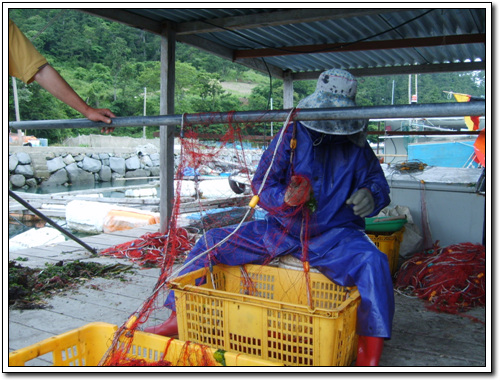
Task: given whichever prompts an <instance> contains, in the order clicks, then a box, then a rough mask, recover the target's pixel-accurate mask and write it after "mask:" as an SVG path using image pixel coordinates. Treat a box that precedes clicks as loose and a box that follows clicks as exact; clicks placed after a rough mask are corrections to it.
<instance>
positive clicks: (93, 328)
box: [9, 322, 283, 367]
mask: <svg viewBox="0 0 500 381" xmlns="http://www.w3.org/2000/svg"><path fill="white" fill-rule="evenodd" d="M117 329H118V327H117V326H116V325H113V324H109V323H99V322H98V323H91V324H87V325H85V326H83V327H81V328H78V329H74V330H72V331H68V332H66V333H63V334H61V335H57V336H54V337H50V338H48V339H46V340H43V341H40V342H39V343H37V344H34V345H31V346H29V347H26V348H23V349H19V350H17V351H12V352H10V353H9V366H11V367H14V366H30V365H40V361H38V364H34V363H31V364H30V363H29V362H30V361H31V360H35V359H38V360H40V357H42V356H43V358H44V360H46V361H49V362H51V365H53V366H97V365H98V364H99V362H100V361H101V358H102V357H103V356H104V354H105V353H106V351H107V350H108V348H109V346H110V345H111V341H112V339H113V335H114V333H115V332H116V330H117ZM170 340H171V343H170V345H169V347H168V352H167V355H166V356H165V360H166V361H169V362H171V363H172V365H173V366H197V365H199V364H202V362H201V358H202V355H203V354H206V353H209V354H210V353H211V354H212V356H214V354H215V352H216V349H214V348H206V347H205V346H204V347H203V348H202V347H201V346H200V345H197V344H194V343H188V345H189V347H188V349H186V348H185V344H186V343H184V342H182V341H180V340H173V339H170V338H168V337H164V336H158V335H154V334H151V333H146V332H141V331H136V332H135V334H134V338H133V341H132V345H131V347H130V352H129V358H131V359H143V360H145V361H147V362H154V361H159V360H160V359H162V358H163V351H164V350H165V348H166V345H167V343H168V341H170ZM186 351H187V353H189V356H186V355H185V353H186ZM50 354H52V356H50ZM44 355H45V356H44ZM217 357H219V356H217ZM223 359H224V362H225V366H282V365H283V364H280V363H278V362H271V361H265V360H261V359H256V358H253V357H250V356H246V355H242V354H236V353H229V352H226V353H224V354H223ZM213 363H214V364H216V366H222V365H223V364H222V362H221V361H219V362H217V361H216V360H215V358H214V361H213Z"/></svg>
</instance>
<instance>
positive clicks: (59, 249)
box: [3, 226, 492, 372]
mask: <svg viewBox="0 0 500 381" xmlns="http://www.w3.org/2000/svg"><path fill="white" fill-rule="evenodd" d="M156 230H157V227H155V226H152V227H150V228H149V229H144V228H141V229H134V230H130V231H125V232H118V233H119V234H114V235H112V236H111V235H101V236H95V237H88V238H86V239H85V242H86V243H88V244H90V245H91V246H93V247H96V248H104V247H108V246H111V245H114V244H116V243H118V242H119V241H121V242H127V241H130V240H132V239H135V238H137V237H139V236H141V235H142V234H144V233H145V232H147V231H156ZM18 257H23V258H28V261H26V262H23V263H22V264H23V265H24V266H29V267H39V266H43V264H44V263H46V262H54V261H58V260H60V259H63V260H72V259H81V260H91V261H99V262H105V263H116V262H121V263H127V264H130V262H129V261H126V260H119V259H114V258H108V257H97V258H91V257H90V255H89V254H88V253H86V252H85V250H84V249H83V248H81V247H80V246H78V245H77V244H75V243H66V244H64V245H63V246H55V247H51V248H37V249H27V250H23V251H22V252H13V253H9V259H16V258H18ZM135 268H136V270H135V272H134V274H130V275H126V280H125V281H120V280H110V279H101V278H95V279H92V280H90V281H88V282H86V283H85V284H84V285H82V286H80V287H79V288H78V289H76V290H71V291H67V292H64V293H62V294H59V295H56V296H54V297H52V298H50V299H48V300H47V302H48V303H49V305H50V307H49V308H46V309H41V310H24V311H19V310H9V312H8V313H9V316H8V336H7V334H6V332H4V333H5V334H4V336H3V337H4V340H5V338H7V337H8V352H11V351H13V350H18V349H22V348H24V347H26V346H28V345H31V344H34V343H37V342H39V341H41V340H44V339H46V338H49V337H51V336H54V335H58V334H61V333H64V332H67V331H69V330H72V329H75V328H80V327H82V326H84V325H86V324H88V323H93V322H107V323H112V324H116V325H119V326H120V325H122V324H123V323H124V322H125V321H126V320H127V318H128V317H129V316H130V314H131V313H132V312H134V311H135V310H136V309H137V308H138V307H140V306H141V304H142V302H143V301H144V300H145V297H146V296H148V295H149V293H150V292H151V290H152V289H153V287H154V284H155V282H156V280H157V277H158V274H159V270H158V269H148V270H144V269H139V267H137V266H135ZM395 297H396V314H395V319H394V324H393V337H392V339H391V340H388V341H386V343H385V347H384V352H383V354H382V358H381V361H380V366H381V368H379V369H378V370H379V371H396V372H410V371H411V372H420V371H430V370H431V371H437V372H448V371H457V370H456V369H458V371H460V372H490V371H491V369H492V364H491V357H490V354H491V352H490V345H491V340H490V339H489V338H490V337H491V322H490V321H489V313H487V312H486V309H485V308H476V309H474V310H472V311H469V312H468V315H471V316H474V317H476V318H478V319H480V320H481V321H483V322H487V324H486V325H485V324H481V323H478V322H476V321H473V320H472V319H469V318H467V317H461V316H457V315H449V314H443V313H435V312H431V311H428V310H427V309H426V308H425V305H424V302H423V301H422V300H420V299H416V298H410V297H407V296H403V295H400V294H398V293H396V294H395ZM5 302H6V301H5ZM4 310H7V308H5V309H4ZM164 317H165V316H157V315H155V316H154V317H153V319H150V320H152V323H151V324H154V321H159V320H161V319H164ZM4 331H5V327H4ZM5 344H7V343H5V342H4V354H5V353H6V352H7V351H6V349H7V348H6V345H5ZM6 363H7V361H5V360H4V364H6ZM29 365H30V366H34V367H37V368H36V369H37V370H38V371H47V370H48V368H47V369H46V370H45V368H38V367H43V366H48V365H50V360H46V359H44V358H38V359H36V360H33V361H32V362H30V364H29ZM40 369H41V370H40ZM294 369H296V368H294ZM321 369H322V371H324V372H335V371H339V368H321ZM343 369H345V370H346V371H353V369H351V368H343ZM4 371H5V369H4ZM8 371H9V372H10V371H13V372H15V371H22V368H9V370H8ZM233 371H234V369H233ZM261 371H262V370H261ZM312 371H314V370H312Z"/></svg>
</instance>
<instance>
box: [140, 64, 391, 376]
mask: <svg viewBox="0 0 500 381" xmlns="http://www.w3.org/2000/svg"><path fill="white" fill-rule="evenodd" d="M356 90H357V81H356V79H355V78H354V77H353V76H352V75H351V74H350V73H348V72H346V71H343V70H337V69H332V70H328V71H326V72H323V73H322V74H321V75H320V77H319V79H318V83H317V87H316V91H315V92H314V93H313V94H311V95H309V96H308V97H306V98H305V99H303V100H302V101H301V102H300V103H299V105H298V108H304V109H311V108H332V107H352V106H355V105H356V104H355V96H356ZM366 127H367V121H366V120H320V121H303V122H295V123H290V124H289V125H288V126H284V127H283V128H282V129H281V130H280V133H279V134H278V135H277V136H276V137H275V138H274V140H273V141H272V143H271V144H270V146H269V148H268V149H267V150H266V151H265V152H264V154H263V156H262V158H261V160H260V163H259V165H258V168H257V171H256V173H255V176H254V178H253V181H252V189H253V192H254V194H258V196H259V203H258V205H259V206H261V207H262V208H263V209H265V210H266V211H267V212H268V213H267V215H266V218H265V219H263V220H256V221H250V222H246V223H243V224H242V225H241V226H240V228H239V229H238V232H237V234H235V235H233V236H231V237H229V239H228V240H227V242H224V243H223V244H222V245H220V246H217V247H216V248H214V249H213V250H211V251H210V252H209V253H208V255H201V256H200V257H199V258H197V259H196V260H193V263H191V264H189V265H188V266H186V268H185V269H183V271H182V272H181V274H185V273H188V272H191V271H195V270H197V269H199V268H202V267H205V266H208V265H209V262H210V261H212V264H217V263H222V264H226V265H230V266H237V265H243V264H249V263H251V264H265V263H268V262H269V261H270V260H271V259H273V258H275V257H278V256H282V255H288V254H291V255H293V256H294V257H296V258H298V259H301V256H302V255H303V253H302V247H303V245H302V241H301V239H302V233H301V230H302V228H303V220H304V216H305V215H306V214H308V219H309V225H308V232H309V233H308V237H307V239H308V241H307V260H308V261H309V264H310V266H312V267H314V268H316V269H317V270H319V271H320V272H321V273H323V274H324V275H325V276H326V277H327V278H329V279H330V280H331V281H332V282H335V283H336V284H338V285H341V286H345V287H351V286H357V288H358V290H359V293H360V295H361V303H360V306H359V308H358V312H357V327H356V332H357V333H358V335H359V342H358V357H357V361H356V365H358V366H376V365H378V363H379V359H380V356H381V353H382V349H383V343H384V339H389V338H390V337H391V330H392V319H393V315H394V293H393V285H392V277H391V274H390V270H389V263H388V258H387V256H386V255H385V254H384V253H382V252H381V251H379V250H378V249H377V247H376V246H375V244H373V243H372V242H371V240H370V239H369V238H368V236H367V235H366V234H365V231H364V229H365V220H364V217H367V216H374V215H376V214H377V213H378V212H379V211H380V210H381V209H382V208H384V207H385V206H387V205H388V204H389V202H390V199H389V186H388V184H387V181H386V179H385V176H384V173H383V171H382V168H381V167H380V164H379V161H378V160H377V158H376V156H375V154H374V152H373V150H372V149H371V148H370V146H369V144H368V142H367V141H366ZM292 138H294V139H296V148H292V147H291V145H290V141H291V140H292ZM275 151H276V152H275ZM235 228H236V227H235V226H231V227H225V228H217V229H212V230H210V231H208V232H207V233H206V234H205V236H204V237H202V238H201V239H200V240H198V242H197V243H196V245H195V246H194V248H193V249H192V251H191V252H190V253H189V255H188V258H187V259H186V263H187V262H189V261H191V260H192V259H193V258H196V257H198V256H199V255H200V254H201V253H204V252H205V251H206V250H207V248H210V247H213V246H214V245H216V244H217V243H219V242H220V241H221V240H223V239H225V238H226V237H228V235H230V233H231V232H232V231H234V229H235ZM165 306H166V307H167V308H169V309H171V310H172V314H171V316H170V317H169V318H168V320H166V321H165V322H164V323H162V324H160V325H158V326H155V327H151V328H147V329H145V331H147V332H152V333H156V334H159V335H165V336H173V335H176V334H177V316H176V312H175V299H174V295H173V292H170V293H169V295H168V296H167V299H166V301H165Z"/></svg>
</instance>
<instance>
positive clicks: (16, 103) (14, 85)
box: [12, 77, 23, 146]
mask: <svg viewBox="0 0 500 381" xmlns="http://www.w3.org/2000/svg"><path fill="white" fill-rule="evenodd" d="M12 92H13V95H14V110H15V111H16V121H17V122H19V121H20V120H21V116H20V114H19V98H18V96H17V82H16V78H15V77H12ZM17 140H18V143H19V145H20V146H22V145H23V133H22V131H21V129H18V130H17Z"/></svg>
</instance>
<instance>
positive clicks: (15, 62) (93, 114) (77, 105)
mask: <svg viewBox="0 0 500 381" xmlns="http://www.w3.org/2000/svg"><path fill="white" fill-rule="evenodd" d="M9 75H10V76H13V77H16V78H18V79H20V80H21V81H23V82H24V83H26V84H29V83H31V82H33V81H36V82H38V84H39V85H40V86H42V87H43V88H44V89H45V90H47V91H48V92H49V93H51V94H52V95H53V96H55V97H56V98H57V99H59V100H60V101H63V102H64V103H66V104H67V105H68V106H70V107H72V108H73V109H75V110H76V111H78V112H80V113H81V114H83V115H84V116H85V117H86V118H87V119H90V120H92V121H94V122H104V123H107V124H110V123H111V118H115V114H113V113H112V112H111V110H109V109H107V108H93V107H90V106H89V105H88V104H87V103H85V102H84V101H83V99H82V98H80V96H79V95H78V94H77V93H76V92H75V91H74V90H73V88H72V87H71V86H70V85H69V84H68V83H67V82H66V81H65V80H64V78H63V77H61V75H60V74H59V73H58V72H57V71H56V70H55V69H54V68H53V67H52V66H50V65H49V63H48V62H47V60H46V59H45V57H44V56H42V55H41V54H40V52H38V50H36V48H35V47H34V46H33V44H32V43H31V41H30V40H28V39H27V38H26V36H25V35H24V34H23V33H22V32H21V31H20V30H19V28H18V27H17V25H16V24H14V22H13V21H12V20H10V19H9ZM113 130H114V128H112V127H104V128H103V129H102V131H101V132H106V133H107V132H112V131H113Z"/></svg>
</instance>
